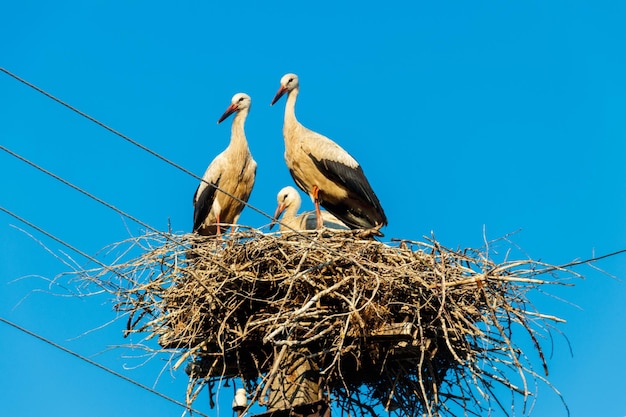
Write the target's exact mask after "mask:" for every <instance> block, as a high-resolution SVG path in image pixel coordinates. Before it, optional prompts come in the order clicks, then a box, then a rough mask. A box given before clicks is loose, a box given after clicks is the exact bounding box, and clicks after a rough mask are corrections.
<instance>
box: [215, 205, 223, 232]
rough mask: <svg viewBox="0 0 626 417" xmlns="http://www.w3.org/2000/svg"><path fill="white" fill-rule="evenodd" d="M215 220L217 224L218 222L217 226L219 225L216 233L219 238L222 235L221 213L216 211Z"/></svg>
mask: <svg viewBox="0 0 626 417" xmlns="http://www.w3.org/2000/svg"><path fill="white" fill-rule="evenodd" d="M215 220H216V221H217V224H216V226H217V233H216V235H217V238H218V239H219V238H220V237H222V233H221V231H220V213H219V212H217V213H215Z"/></svg>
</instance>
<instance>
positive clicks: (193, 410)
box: [0, 317, 209, 417]
mask: <svg viewBox="0 0 626 417" xmlns="http://www.w3.org/2000/svg"><path fill="white" fill-rule="evenodd" d="M0 321H1V322H3V323H4V324H7V325H9V326H11V327H13V328H15V329H17V330H19V331H20V332H22V333H26V334H27V335H29V336H31V337H34V338H35V339H38V340H40V341H42V342H45V343H47V344H49V345H50V346H52V347H54V348H56V349H59V350H62V351H63V352H65V353H68V354H70V355H72V356H74V357H76V358H78V359H80V360H82V361H85V362H87V363H88V364H90V365H92V366H95V367H96V368H99V369H102V370H103V371H106V372H108V373H110V374H112V375H114V376H116V377H118V378H121V379H123V380H124V381H126V382H130V383H131V384H133V385H136V386H137V387H139V388H141V389H143V390H146V391H148V392H150V393H152V394H154V395H157V396H159V397H161V398H163V399H165V400H167V401H170V402H172V403H174V404H176V405H178V406H180V407H183V408H185V409H186V410H189V411H190V412H193V413H196V414H198V415H200V416H203V417H209V416H208V415H206V414H204V413H202V412H200V411H198V410H195V409H193V408H191V407H189V406H187V405H186V404H184V403H182V402H180V401H178V400H176V399H174V398H172V397H168V396H167V395H165V394H162V393H160V392H158V391H157V390H155V389H152V388H150V387H148V386H146V385H144V384H142V383H140V382H137V381H135V380H134V379H131V378H129V377H127V376H125V375H122V374H120V373H119V372H116V371H114V370H113V369H110V368H107V367H106V366H104V365H102V364H99V363H98V362H95V361H93V360H91V359H89V358H87V357H85V356H83V355H81V354H79V353H76V352H74V351H72V350H70V349H68V348H66V347H64V346H61V345H59V344H58V343H55V342H53V341H52V340H50V339H47V338H45V337H43V336H41V335H39V334H37V333H35V332H32V331H30V330H28V329H26V328H24V327H22V326H20V325H18V324H16V323H13V322H12V321H10V320H7V319H5V318H4V317H0Z"/></svg>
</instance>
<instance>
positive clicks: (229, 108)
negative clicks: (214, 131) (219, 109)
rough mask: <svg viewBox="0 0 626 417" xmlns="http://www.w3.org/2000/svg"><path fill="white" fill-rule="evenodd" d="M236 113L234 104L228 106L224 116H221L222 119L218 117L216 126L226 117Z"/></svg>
mask: <svg viewBox="0 0 626 417" xmlns="http://www.w3.org/2000/svg"><path fill="white" fill-rule="evenodd" d="M236 111H237V106H236V105H235V104H231V105H230V106H228V108H227V109H226V111H225V112H224V114H222V117H220V119H219V120H218V121H217V124H220V123H222V122H223V121H224V119H226V118H227V117H228V116H230V115H231V114H233V113H234V112H236Z"/></svg>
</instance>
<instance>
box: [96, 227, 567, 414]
mask: <svg viewBox="0 0 626 417" xmlns="http://www.w3.org/2000/svg"><path fill="white" fill-rule="evenodd" d="M167 237H168V238H165V237H164V235H163V234H148V235H146V236H142V237H140V238H137V239H136V240H135V241H134V242H132V243H133V244H136V245H140V246H141V247H143V248H145V250H144V251H143V252H142V253H141V254H140V255H139V256H138V257H137V258H134V259H131V260H130V261H127V262H123V263H119V264H116V265H112V266H110V267H108V268H106V269H103V270H101V271H100V272H99V273H93V272H91V271H90V273H89V274H87V278H88V279H89V280H92V281H95V282H96V283H98V284H99V285H102V283H106V286H105V287H106V288H112V286H113V287H116V288H117V297H118V303H117V308H118V310H119V311H123V312H127V313H128V314H129V320H128V328H127V329H126V332H127V333H129V334H130V333H140V334H142V335H147V336H148V337H154V338H157V340H158V343H159V344H160V346H161V347H162V348H164V349H174V350H177V351H179V352H180V355H181V356H180V357H179V359H178V361H177V362H176V364H175V366H176V367H178V366H179V365H181V364H183V363H185V362H187V364H188V366H187V372H188V374H189V377H190V380H189V388H188V402H189V403H191V402H193V400H194V399H195V398H196V397H197V395H198V392H199V391H200V389H201V388H202V387H203V386H205V385H207V384H208V385H209V387H210V386H211V385H212V384H215V383H219V381H220V380H222V379H224V378H227V379H228V378H238V379H240V380H242V381H243V383H244V384H245V386H246V388H247V390H248V393H250V394H251V395H252V396H253V397H254V398H253V400H255V401H257V402H259V403H261V404H262V403H264V402H265V401H267V396H266V394H267V390H268V388H269V385H270V384H271V381H273V380H275V379H276V378H277V377H278V376H280V375H279V373H280V372H282V371H281V369H280V368H281V367H279V366H277V359H278V358H277V355H278V352H283V353H284V352H286V351H293V350H295V349H300V350H306V351H307V352H309V356H308V357H307V360H310V361H312V363H314V364H316V366H317V367H318V374H319V376H320V380H321V389H323V391H324V393H325V394H326V395H327V396H329V397H330V398H331V399H332V401H334V402H335V405H337V406H339V407H340V408H341V409H342V410H344V411H346V412H349V413H352V414H355V413H357V414H363V413H370V414H374V411H373V410H374V407H375V406H377V405H381V404H382V405H383V406H384V407H386V408H387V409H388V410H390V411H396V412H397V413H398V414H402V415H421V414H422V413H423V414H426V415H444V414H451V413H452V412H451V411H450V410H452V409H453V408H454V407H462V408H463V409H465V410H466V412H467V413H469V414H476V415H481V414H482V412H483V411H486V410H490V409H491V408H492V407H494V404H495V405H498V404H501V400H500V399H498V398H494V396H493V389H494V385H497V384H501V385H503V386H505V387H507V388H508V389H509V390H511V391H513V392H517V393H519V394H520V395H521V397H522V401H523V402H525V401H526V400H527V399H528V398H529V396H530V395H531V392H530V391H529V388H528V387H529V385H533V384H532V383H530V382H534V383H535V384H536V382H537V381H538V380H541V381H545V379H544V378H543V377H541V376H539V375H537V374H536V373H535V371H534V370H533V367H532V366H531V364H530V361H528V360H526V355H525V353H526V352H522V351H521V349H520V347H519V346H518V345H517V343H518V342H517V340H518V339H519V336H518V335H517V334H516V335H515V336H516V337H515V338H513V337H512V335H513V333H514V331H515V332H518V331H520V330H523V331H524V332H525V333H526V334H527V335H528V336H529V337H530V339H531V340H532V342H533V344H534V347H535V349H536V350H537V352H538V356H539V357H540V358H541V361H542V363H541V367H542V368H545V369H546V371H547V367H546V364H545V360H544V359H543V357H544V356H543V352H542V347H541V345H540V343H539V340H540V339H541V338H542V336H543V335H545V332H546V331H547V330H546V329H549V326H547V325H546V324H545V322H560V321H562V320H561V319H559V318H558V317H555V316H552V315H549V314H543V313H540V312H538V311H536V310H535V309H534V308H533V305H532V304H531V303H530V301H529V299H528V292H529V291H531V290H533V289H536V288H538V287H540V286H544V285H547V284H555V283H559V284H560V283H561V282H560V281H558V280H556V279H555V278H554V277H552V276H550V277H549V278H550V279H545V280H544V279H540V277H539V276H540V275H542V273H543V272H544V271H549V272H550V273H551V274H554V273H555V271H558V270H559V269H560V268H557V267H554V266H551V265H546V264H542V263H539V262H534V261H532V260H523V261H519V260H516V261H507V262H502V263H499V264H496V263H495V261H493V260H491V259H489V257H488V256H487V254H486V253H484V252H481V251H478V250H464V251H455V250H450V249H447V248H444V247H442V246H441V245H440V244H439V243H438V242H436V241H435V240H434V239H431V240H428V241H426V242H410V241H401V242H398V243H396V244H394V245H390V244H384V243H381V242H378V241H376V240H373V239H363V238H359V237H358V236H357V235H355V234H354V233H352V232H349V231H348V232H340V233H333V234H327V233H325V232H311V233H309V234H306V235H301V234H286V235H283V236H280V235H274V234H263V233H260V232H258V231H254V230H250V231H242V232H236V233H233V234H230V235H227V236H224V237H222V238H220V239H215V238H205V237H200V236H196V235H192V234H186V235H174V234H172V235H168V236H167ZM111 270H114V271H115V273H112V272H111ZM560 272H562V273H566V274H567V275H569V276H572V275H575V274H573V273H571V271H568V270H564V269H561V271H560ZM516 375H517V376H516ZM210 392H211V393H212V391H210ZM211 395H213V394H211ZM212 400H213V398H212ZM507 409H510V408H508V407H507Z"/></svg>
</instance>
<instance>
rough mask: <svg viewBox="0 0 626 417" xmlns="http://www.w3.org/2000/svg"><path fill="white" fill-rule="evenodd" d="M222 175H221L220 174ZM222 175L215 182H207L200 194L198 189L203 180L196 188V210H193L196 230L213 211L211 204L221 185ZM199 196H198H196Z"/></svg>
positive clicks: (194, 228)
mask: <svg viewBox="0 0 626 417" xmlns="http://www.w3.org/2000/svg"><path fill="white" fill-rule="evenodd" d="M220 177H221V176H220ZM220 177H218V178H217V181H215V184H207V185H206V187H204V190H202V192H201V193H200V195H198V191H199V190H200V187H202V182H201V183H200V185H198V188H197V189H196V193H195V194H194V210H193V231H194V232H195V231H196V230H198V228H200V226H201V225H202V223H203V222H204V220H205V219H206V217H207V216H208V215H209V212H210V211H211V206H212V205H213V201H214V200H215V191H216V190H217V188H215V187H218V186H219V183H220ZM196 196H197V198H196Z"/></svg>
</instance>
